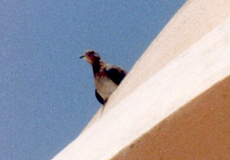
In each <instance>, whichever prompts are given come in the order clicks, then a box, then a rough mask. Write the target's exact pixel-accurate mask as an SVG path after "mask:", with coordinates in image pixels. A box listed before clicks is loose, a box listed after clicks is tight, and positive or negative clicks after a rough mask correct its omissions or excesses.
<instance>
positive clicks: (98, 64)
mask: <svg viewBox="0 0 230 160" xmlns="http://www.w3.org/2000/svg"><path fill="white" fill-rule="evenodd" d="M104 64H105V62H103V61H102V60H100V59H99V60H97V61H95V62H94V63H93V65H92V66H93V73H94V74H95V73H98V72H99V71H100V69H101V67H102V66H103V65H104Z"/></svg>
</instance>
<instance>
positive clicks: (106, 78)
mask: <svg viewBox="0 0 230 160" xmlns="http://www.w3.org/2000/svg"><path fill="white" fill-rule="evenodd" d="M80 58H83V59H84V60H85V61H86V62H88V63H89V64H90V65H91V66H92V69H93V74H94V84H95V88H96V89H95V94H96V97H97V99H98V101H99V102H100V103H102V104H105V103H106V102H107V100H108V99H109V97H110V95H111V94H112V93H113V92H114V91H115V90H116V88H117V87H118V85H119V84H120V83H121V81H122V80H123V78H124V77H125V76H126V71H125V70H123V69H122V68H120V67H118V66H116V65H110V64H107V63H105V62H103V61H102V60H101V58H100V56H99V54H98V53H96V52H95V51H91V50H89V51H86V52H85V54H84V55H83V56H81V57H80Z"/></svg>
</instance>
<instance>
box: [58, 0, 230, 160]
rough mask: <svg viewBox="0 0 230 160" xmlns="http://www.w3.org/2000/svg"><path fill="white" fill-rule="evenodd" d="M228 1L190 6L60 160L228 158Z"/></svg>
mask: <svg viewBox="0 0 230 160" xmlns="http://www.w3.org/2000/svg"><path fill="white" fill-rule="evenodd" d="M229 8H230V1H229V0H228V1H227V0H218V1H216V0H202V1H199V0H190V1H188V2H187V3H186V4H185V6H184V7H183V8H182V9H181V10H180V11H179V12H178V13H177V14H176V16H175V17H174V18H173V19H172V20H171V21H170V22H169V24H168V25H167V26H166V27H165V28H164V30H163V31H162V32H161V33H160V35H159V36H158V37H157V38H156V39H155V40H154V41H153V43H152V44H151V45H150V46H149V48H148V49H147V50H146V52H145V53H144V54H143V55H142V57H141V58H140V59H139V60H138V62H137V63H136V64H135V66H134V67H133V69H132V71H131V72H130V73H129V75H128V76H127V78H126V79H125V80H124V81H123V83H122V84H121V85H120V86H119V88H118V90H117V91H116V92H115V93H114V94H113V95H112V97H111V98H110V100H109V102H108V104H107V105H106V108H105V111H104V114H103V115H102V116H101V117H100V113H99V114H97V115H96V116H95V117H94V119H93V120H92V121H91V123H90V125H88V127H87V128H86V129H85V130H84V132H82V134H81V135H80V136H79V137H78V138H77V139H76V140H74V141H73V142H72V143H71V144H70V145H69V146H67V147H66V148H65V149H64V150H63V151H62V152H60V153H59V154H58V155H57V156H56V157H54V159H55V160H65V159H68V160H108V159H114V160H116V159H121V160H122V159H127V160H129V159H130V160H133V159H140V160H145V159H146V160H148V159H150V160H154V159H188V160H189V159H208V160H212V159H221V160H222V159H228V158H229V157H230V152H229V151H230V148H229V147H230V145H229V142H230V129H229V128H230V127H229V124H230V108H229V107H230V9H229Z"/></svg>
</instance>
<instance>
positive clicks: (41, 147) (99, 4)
mask: <svg viewBox="0 0 230 160" xmlns="http://www.w3.org/2000/svg"><path fill="white" fill-rule="evenodd" d="M185 1H186V0H145V1H134V0H126V1H122V0H116V1H99V0H95V1H92V0H67V1H61V0H56V1H54V0H39V1H38V0H0V88H1V89H0V102H1V104H0V159H1V160H48V159H51V158H52V157H54V156H55V155H56V154H57V153H58V152H60V151H61V150H62V149H63V148H64V147H65V146H66V145H68V144H69V143H70V142H71V141H73V140H74V139H75V138H76V137H77V136H78V135H79V134H80V132H81V131H82V129H83V128H84V127H85V126H86V124H87V123H88V122H89V121H90V119H91V118H92V116H93V115H94V114H95V113H96V112H97V110H98V109H99V107H100V103H99V102H98V101H97V100H96V98H95V95H94V84H93V81H92V70H91V68H90V66H89V65H88V64H87V63H85V62H84V61H82V60H81V59H79V56H80V55H82V54H83V52H84V51H85V50H87V49H94V50H96V51H97V52H98V53H99V54H100V55H101V57H102V59H103V60H105V61H106V62H108V63H111V64H117V65H120V66H122V67H123V68H125V69H126V70H127V71H129V70H130V69H131V68H132V66H133V65H134V63H135V62H136V61H137V60H138V58H139V57H140V56H141V54H142V53H143V52H144V51H145V50H146V48H147V47H148V46H149V44H150V43H151V42H152V40H153V39H154V38H155V37H156V36H157V35H158V34H159V32H160V31H161V30H162V28H163V27H164V26H165V25H166V24H167V22H168V21H169V20H170V18H171V17H172V16H173V15H174V14H175V13H176V12H177V11H178V9H179V8H180V7H181V6H182V5H183V4H184V3H185Z"/></svg>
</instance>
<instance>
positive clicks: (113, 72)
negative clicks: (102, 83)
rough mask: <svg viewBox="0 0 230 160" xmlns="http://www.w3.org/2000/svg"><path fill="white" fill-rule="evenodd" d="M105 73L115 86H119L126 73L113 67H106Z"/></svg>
mask: <svg viewBox="0 0 230 160" xmlns="http://www.w3.org/2000/svg"><path fill="white" fill-rule="evenodd" d="M105 72H106V74H107V76H108V77H109V78H110V79H111V80H112V81H113V82H114V83H116V84H117V85H119V84H120V83H121V81H122V80H123V78H124V77H125V76H126V71H125V70H123V69H122V68H120V67H118V66H115V65H108V66H107V67H106V71H105Z"/></svg>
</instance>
